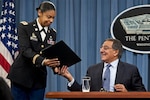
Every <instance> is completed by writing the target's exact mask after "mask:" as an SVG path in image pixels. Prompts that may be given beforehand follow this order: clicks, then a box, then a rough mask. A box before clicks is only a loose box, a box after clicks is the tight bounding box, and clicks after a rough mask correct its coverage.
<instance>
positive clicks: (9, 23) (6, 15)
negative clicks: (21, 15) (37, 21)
mask: <svg viewBox="0 0 150 100" xmlns="http://www.w3.org/2000/svg"><path fill="white" fill-rule="evenodd" d="M17 50H18V36H17V31H16V22H15V4H14V0H3V5H2V11H1V17H0V76H1V77H3V78H4V79H5V80H6V82H7V83H8V85H10V81H9V80H8V79H7V78H6V76H7V74H8V72H9V69H10V65H11V64H12V63H13V61H14V59H15V57H16V56H17Z"/></svg>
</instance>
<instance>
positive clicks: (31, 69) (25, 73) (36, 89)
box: [8, 1, 60, 100]
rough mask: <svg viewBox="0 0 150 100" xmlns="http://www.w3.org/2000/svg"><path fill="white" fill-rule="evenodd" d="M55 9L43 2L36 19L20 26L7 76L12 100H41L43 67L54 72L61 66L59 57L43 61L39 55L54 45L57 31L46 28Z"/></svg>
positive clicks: (43, 82)
mask: <svg viewBox="0 0 150 100" xmlns="http://www.w3.org/2000/svg"><path fill="white" fill-rule="evenodd" d="M55 9H56V8H55V6H54V4H53V3H52V2H49V1H45V2H42V3H41V4H40V6H39V7H38V8H37V13H38V18H37V19H36V20H34V21H33V22H30V23H27V22H25V21H24V22H21V23H20V24H19V27H18V37H19V55H18V56H17V58H16V59H15V61H14V63H13V64H12V66H11V69H10V72H9V74H8V78H9V79H10V80H11V91H12V94H13V97H14V100H43V99H44V93H45V87H46V76H47V71H46V66H49V67H50V68H52V69H54V71H56V70H57V66H59V65H60V61H59V60H58V58H53V59H46V58H45V57H44V56H42V54H41V52H40V51H41V50H42V49H43V48H45V47H47V46H49V45H53V44H55V41H56V31H55V30H54V29H53V28H50V27H49V26H50V25H51V23H52V22H53V21H54V18H55V15H56V12H55Z"/></svg>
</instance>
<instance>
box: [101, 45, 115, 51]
mask: <svg viewBox="0 0 150 100" xmlns="http://www.w3.org/2000/svg"><path fill="white" fill-rule="evenodd" d="M102 48H103V49H104V50H108V49H113V48H111V47H108V46H102V47H101V48H100V49H102Z"/></svg>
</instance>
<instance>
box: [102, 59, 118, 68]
mask: <svg viewBox="0 0 150 100" xmlns="http://www.w3.org/2000/svg"><path fill="white" fill-rule="evenodd" d="M118 63H119V59H116V60H114V61H113V62H111V63H110V64H111V66H112V67H113V68H117V65H118ZM107 65H108V63H106V62H104V67H106V66H107Z"/></svg>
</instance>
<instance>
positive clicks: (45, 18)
mask: <svg viewBox="0 0 150 100" xmlns="http://www.w3.org/2000/svg"><path fill="white" fill-rule="evenodd" d="M38 16H39V23H40V24H41V26H43V27H45V26H50V25H51V23H52V22H53V21H54V18H55V16H56V12H55V10H48V11H45V12H41V10H39V11H38Z"/></svg>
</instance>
